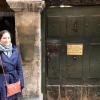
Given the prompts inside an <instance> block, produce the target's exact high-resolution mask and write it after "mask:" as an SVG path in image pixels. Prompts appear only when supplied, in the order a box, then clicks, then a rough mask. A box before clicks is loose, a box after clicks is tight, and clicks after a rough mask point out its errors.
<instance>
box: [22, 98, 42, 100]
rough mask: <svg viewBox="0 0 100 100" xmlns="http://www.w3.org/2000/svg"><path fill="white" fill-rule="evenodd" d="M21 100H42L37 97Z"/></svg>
mask: <svg viewBox="0 0 100 100" xmlns="http://www.w3.org/2000/svg"><path fill="white" fill-rule="evenodd" d="M21 100H42V98H39V97H31V98H27V97H25V98H23V99H21Z"/></svg>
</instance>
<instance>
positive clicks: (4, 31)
mask: <svg viewBox="0 0 100 100" xmlns="http://www.w3.org/2000/svg"><path fill="white" fill-rule="evenodd" d="M6 32H7V33H9V34H10V32H9V31H8V30H2V31H0V39H1V38H2V36H3V34H4V33H6ZM10 36H11V34H10Z"/></svg>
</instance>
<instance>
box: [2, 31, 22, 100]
mask: <svg viewBox="0 0 100 100" xmlns="http://www.w3.org/2000/svg"><path fill="white" fill-rule="evenodd" d="M0 57H1V60H2V63H3V68H4V71H5V76H6V80H7V82H9V83H14V82H16V81H18V80H20V82H21V89H23V87H24V80H23V71H22V65H21V59H20V54H19V52H18V50H17V48H16V46H14V45H12V43H11V35H10V33H9V31H7V30H3V31H1V32H0ZM0 64H1V61H0ZM5 76H4V73H3V70H2V66H0V100H17V98H18V97H19V96H21V92H20V93H17V94H15V95H13V96H10V97H7V95H6V87H5V86H6V80H5Z"/></svg>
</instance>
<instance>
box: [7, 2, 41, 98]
mask: <svg viewBox="0 0 100 100" xmlns="http://www.w3.org/2000/svg"><path fill="white" fill-rule="evenodd" d="M7 2H8V4H9V6H10V8H12V9H13V10H14V11H15V30H16V42H17V45H18V46H19V49H20V52H21V56H22V63H23V71H24V79H25V88H24V89H23V96H24V97H29V98H30V97H33V96H37V97H41V95H42V93H41V16H40V12H41V10H42V4H43V2H42V0H7ZM27 100H28V99H27ZM40 100H42V99H40Z"/></svg>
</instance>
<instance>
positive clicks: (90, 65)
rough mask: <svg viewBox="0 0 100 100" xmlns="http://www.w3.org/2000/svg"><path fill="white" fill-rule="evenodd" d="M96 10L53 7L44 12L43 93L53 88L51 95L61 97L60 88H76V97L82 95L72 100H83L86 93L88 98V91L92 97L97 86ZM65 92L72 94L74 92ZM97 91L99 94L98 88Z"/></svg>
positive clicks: (99, 27)
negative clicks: (44, 79)
mask: <svg viewBox="0 0 100 100" xmlns="http://www.w3.org/2000/svg"><path fill="white" fill-rule="evenodd" d="M99 9H100V7H72V8H57V7H55V8H49V9H47V11H46V26H47V27H46V49H47V50H46V59H47V60H46V61H47V62H46V87H47V92H49V93H50V92H52V91H53V89H54V88H55V89H54V94H57V93H58V94H59V95H61V94H63V93H61V91H64V90H62V88H61V87H63V89H65V91H66V87H68V88H70V87H74V88H75V87H77V86H78V88H76V89H79V90H77V91H78V93H79V92H80V91H83V93H81V92H80V96H79V99H75V100H81V99H80V98H83V97H82V96H84V95H86V93H87V92H89V94H91V93H90V90H91V92H92V93H93V95H94V96H95V93H96V90H95V89H96V88H97V87H98V86H99V85H100V24H99V23H100V15H99ZM91 86H92V87H95V86H96V88H95V89H94V90H95V92H93V91H92V89H93V88H92V89H91V88H89V87H91ZM56 87H57V88H58V90H57V88H56ZM82 87H84V88H82ZM85 87H86V88H89V90H88V89H85ZM81 88H82V90H81ZM56 90H57V91H56ZM67 90H68V91H71V92H72V93H74V89H71V88H70V89H67ZM68 91H67V92H68ZM86 91H87V92H86ZM98 91H100V90H99V88H98V90H97V92H98ZM67 92H65V94H66V93H67ZM47 94H48V93H47ZM89 94H88V95H89ZM66 95H67V94H66ZM73 95H74V94H73ZM75 95H78V94H75ZM93 95H92V96H91V97H92V98H93ZM94 98H95V97H94ZM48 100H50V99H48ZM54 100H56V99H54ZM60 100H63V99H60ZM71 100H73V99H71ZM82 100H83V99H82ZM88 100H92V99H88ZM94 100H95V99H94Z"/></svg>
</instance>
